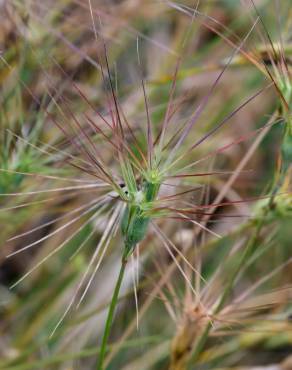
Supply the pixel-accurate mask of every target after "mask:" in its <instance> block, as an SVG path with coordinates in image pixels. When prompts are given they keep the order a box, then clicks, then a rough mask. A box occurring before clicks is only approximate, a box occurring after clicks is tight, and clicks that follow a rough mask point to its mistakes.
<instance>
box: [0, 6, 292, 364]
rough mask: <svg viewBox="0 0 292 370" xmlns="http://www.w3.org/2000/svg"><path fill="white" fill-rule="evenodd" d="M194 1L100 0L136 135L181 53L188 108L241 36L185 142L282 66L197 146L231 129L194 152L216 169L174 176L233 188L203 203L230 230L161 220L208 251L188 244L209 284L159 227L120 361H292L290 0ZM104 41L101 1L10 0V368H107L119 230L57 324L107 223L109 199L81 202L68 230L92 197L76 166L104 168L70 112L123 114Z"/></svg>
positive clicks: (3, 230) (162, 95) (4, 194)
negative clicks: (83, 150)
mask: <svg viewBox="0 0 292 370" xmlns="http://www.w3.org/2000/svg"><path fill="white" fill-rule="evenodd" d="M196 3H197V2H195V1H191V0H190V1H181V2H179V3H171V2H167V1H155V0H153V1H151V0H150V1H148V0H147V1H145V0H123V1H114V0H108V1H106V0H105V1H102V0H92V9H93V13H94V17H95V21H96V25H97V28H98V30H99V32H100V34H102V37H103V39H104V40H105V43H106V49H107V53H108V57H109V62H110V70H111V74H112V79H113V81H114V85H115V88H116V91H117V95H118V98H119V104H120V105H121V107H122V110H123V114H124V115H125V117H127V120H128V121H129V122H131V127H132V129H133V131H134V132H136V133H137V135H140V133H141V131H142V129H143V128H144V127H145V125H146V119H147V117H146V110H145V106H144V100H143V91H142V89H141V81H140V74H141V72H142V73H143V75H144V76H145V80H146V88H147V94H148V97H149V106H150V114H151V119H152V123H153V127H154V131H155V132H158V131H159V127H161V124H162V122H163V117H164V115H165V112H166V109H167V102H168V101H169V98H170V91H171V84H172V80H173V78H172V76H173V71H174V69H175V66H176V61H177V58H178V57H179V58H181V64H180V68H179V70H178V74H177V87H176V92H175V101H176V102H177V103H178V106H179V108H180V110H179V112H178V113H177V115H176V116H175V118H176V120H177V121H176V122H177V123H179V122H182V121H184V120H185V119H186V118H188V117H190V116H191V114H192V112H193V111H194V110H195V108H196V106H197V105H198V103H199V102H200V99H202V97H204V96H206V94H207V93H208V89H209V88H210V86H211V84H212V83H214V81H215V79H216V78H217V76H218V73H219V72H220V71H221V70H222V68H224V66H225V65H226V64H227V63H229V61H230V60H229V57H230V55H232V54H233V53H234V57H233V59H232V60H231V62H230V65H229V66H228V68H227V69H226V71H225V72H224V76H223V77H222V79H220V81H219V83H218V86H217V87H216V89H215V90H214V91H213V92H212V96H211V99H210V101H209V103H208V105H207V106H206V108H205V109H204V112H203V114H202V116H201V117H200V119H199V120H198V122H197V123H196V125H195V127H194V128H193V129H192V131H191V133H190V134H189V135H188V137H187V140H186V142H185V143H184V145H185V146H186V147H187V146H190V145H192V144H193V143H195V142H196V141H197V140H199V139H200V138H201V137H203V135H205V134H206V133H208V132H209V131H210V130H211V129H212V128H214V127H215V126H216V124H218V123H219V122H220V121H221V120H222V119H224V118H225V117H226V116H227V115H229V114H230V113H231V112H234V113H235V110H236V109H237V108H238V107H240V106H241V105H242V104H243V103H244V102H245V101H247V100H248V99H249V98H250V97H252V96H253V94H255V93H256V92H257V91H259V90H260V89H261V88H263V87H265V86H267V85H269V84H270V85H271V82H272V86H270V88H267V89H265V90H264V91H263V92H262V93H261V94H259V96H257V97H256V98H255V99H251V100H250V101H249V102H248V104H246V105H245V106H244V107H243V108H242V109H240V110H239V111H238V112H237V113H236V114H234V115H232V116H231V117H230V119H229V120H228V122H227V123H226V124H225V125H224V126H222V127H221V128H220V129H219V130H218V131H216V133H215V134H214V135H210V136H209V137H208V139H207V140H206V141H204V143H203V144H202V145H199V146H198V147H197V148H196V150H195V151H193V153H192V154H190V155H192V157H191V158H192V161H195V160H199V159H201V158H205V157H206V156H208V155H209V154H210V153H214V151H216V150H218V149H219V148H222V147H224V146H225V145H229V144H230V143H233V144H232V145H230V147H229V148H228V150H224V151H222V152H218V153H217V154H216V155H210V157H209V158H207V160H204V161H203V162H202V163H199V164H198V166H197V167H196V171H197V172H198V173H200V172H201V173H203V172H212V171H214V173H215V172H216V174H214V175H212V176H202V177H190V178H185V179H184V180H183V181H182V182H181V183H180V185H179V186H177V189H178V190H177V191H176V192H178V191H183V190H185V189H186V187H197V190H196V191H195V190H194V192H193V193H189V194H188V198H187V201H189V202H190V201H192V202H195V203H196V204H201V205H204V204H212V203H214V204H220V203H221V205H220V207H215V206H214V207H213V208H210V209H209V211H210V213H211V214H210V215H209V216H208V217H207V219H205V218H204V217H205V216H201V217H200V216H194V221H196V222H205V224H206V225H207V226H208V228H209V229H210V230H211V231H212V232H213V233H216V234H219V235H221V238H217V237H214V235H213V234H211V233H208V232H206V231H204V230H203V231H202V229H201V228H199V227H198V225H197V224H195V223H193V222H187V221H186V222H178V220H174V219H168V218H166V219H162V220H158V221H157V222H160V226H161V228H162V229H163V230H164V232H165V233H166V234H167V235H168V237H169V239H170V240H172V241H173V243H175V244H176V246H177V248H178V249H179V250H180V251H181V252H182V253H183V254H184V256H185V257H186V258H187V259H188V261H189V262H190V263H191V264H192V265H193V266H195V267H196V268H197V269H201V271H202V276H203V279H202V280H200V279H198V278H196V274H195V273H194V272H193V271H192V270H191V269H190V267H189V266H188V265H187V264H186V263H185V262H184V261H180V262H182V263H181V266H182V268H183V271H184V272H185V274H186V275H187V276H188V277H189V279H190V280H191V281H192V282H193V284H194V286H195V288H196V289H197V291H199V292H200V299H199V300H198V298H197V297H194V295H193V294H192V291H191V290H190V288H189V285H188V284H187V283H186V279H185V278H184V276H182V274H181V272H180V271H179V269H178V268H177V267H176V264H175V263H174V262H173V259H172V258H171V257H170V256H169V254H168V253H167V251H166V250H165V249H164V248H163V247H162V246H161V244H162V242H161V240H159V239H158V238H157V236H155V235H154V234H153V233H151V232H150V233H149V235H148V237H147V238H146V240H145V241H144V242H143V243H142V244H141V246H140V259H139V262H138V263H139V268H138V269H136V270H135V269H134V267H133V266H132V268H131V269H132V270H135V273H136V274H137V275H139V281H138V284H137V296H138V305H139V327H138V329H137V328H136V316H137V315H136V307H135V299H134V289H133V283H132V277H131V273H132V271H131V269H129V271H128V274H127V276H126V279H125V281H124V284H123V287H122V294H121V297H120V305H119V308H118V311H117V314H116V316H115V321H114V328H113V331H112V335H111V347H110V349H109V352H108V356H107V369H110V370H113V369H123V370H138V369H139V370H143V369H145V370H146V369H147V370H150V369H153V370H154V369H172V370H179V369H181V370H183V369H186V368H187V366H189V368H190V369H261V368H263V369H264V368H266V369H273V370H276V369H279V370H280V369H283V370H284V369H285V370H288V369H292V357H291V356H292V355H291V353H292V332H291V329H292V323H291V322H292V321H291V317H292V308H291V297H292V291H291V278H292V269H291V240H292V231H291V222H292V198H291V184H290V183H291V166H290V163H291V158H292V155H291V152H290V154H289V153H288V151H289V150H291V149H289V150H288V151H287V150H286V152H285V153H286V154H285V153H284V152H283V143H284V138H286V139H285V140H286V142H287V140H288V139H287V137H288V136H287V135H288V134H287V135H286V136H285V135H284V131H285V130H286V128H285V127H286V126H285V125H288V123H289V120H291V111H289V109H288V108H289V105H290V108H291V102H292V97H291V95H292V94H291V90H292V85H289V81H290V82H291V79H290V80H289V78H288V79H286V80H285V78H283V79H282V77H281V76H282V75H283V73H282V67H281V65H282V66H283V65H284V64H285V65H286V67H285V68H286V69H287V70H288V71H290V72H291V62H292V28H291V27H292V13H291V12H292V9H291V3H290V1H289V0H279V1H277V0H275V1H274V0H258V1H255V2H254V4H255V5H256V8H255V6H254V4H253V2H252V1H247V0H246V1H237V0H206V1H205V0H203V1H201V2H200V3H199V6H198V11H197V12H196V13H194V12H193V9H194V8H195V5H196ZM257 11H258V14H257ZM257 17H259V19H258V20H257ZM255 21H257V23H256V24H255V26H254V28H253V29H252V27H253V25H254V23H255ZM250 31H251V33H250V35H249V37H248V38H247V39H246V41H245V42H244V43H243V40H244V39H245V37H246V35H247V34H248V32H250ZM268 35H269V37H268ZM137 40H138V44H139V55H140V59H141V65H142V67H141V68H142V71H140V69H139V63H138V57H137ZM184 43H185V47H184V48H182V47H181V46H182V44H184ZM239 46H240V48H239ZM273 48H274V50H273ZM239 49H240V50H239ZM103 53H104V50H103V43H102V42H101V41H100V40H98V41H96V40H95V37H94V32H93V28H92V21H91V16H90V7H89V3H88V2H87V1H85V0H58V1H55V0H44V1H38V0H25V1H18V0H10V1H5V0H4V1H3V0H2V1H0V89H1V90H0V99H1V103H0V104H1V110H0V129H1V133H0V193H1V196H0V206H1V209H0V224H1V227H0V245H1V248H0V333H1V335H0V369H11V370H12V369H14V370H24V369H66V370H69V369H74V370H75V369H89V370H90V369H94V368H95V361H96V356H97V354H98V349H99V348H98V345H99V341H100V337H101V333H102V329H103V325H104V321H105V315H106V308H107V305H108V303H109V301H110V299H111V292H112V290H113V287H114V284H115V279H116V274H117V271H118V266H119V263H120V254H121V247H120V245H121V243H120V236H119V232H117V236H116V238H114V239H113V241H112V242H111V244H110V248H109V250H108V252H107V256H106V258H105V260H104V262H103V263H102V266H101V268H100V270H99V271H98V273H97V274H96V276H95V277H94V279H93V281H92V284H91V285H90V289H89V292H88V294H87V295H86V297H85V299H84V301H83V302H82V304H81V305H80V306H79V307H78V309H75V307H74V308H73V309H72V310H70V311H69V312H68V314H67V315H66V317H65V318H64V320H63V322H62V323H61V325H60V326H59V327H58V328H57V330H56V331H55V332H54V334H53V335H52V336H51V334H52V331H53V329H54V328H55V326H56V324H57V323H58V321H59V320H60V318H61V317H62V315H63V313H64V312H65V310H66V307H68V304H69V302H70V300H71V298H72V296H73V294H74V291H75V290H76V287H77V286H78V283H79V281H80V279H81V278H82V275H83V273H84V271H85V270H86V268H87V266H88V263H89V261H90V258H91V256H92V254H93V253H94V250H95V248H96V245H97V243H98V240H99V239H100V237H101V235H102V233H103V231H104V228H105V226H106V219H105V218H104V219H103V218H102V216H101V219H98V220H95V219H94V220H92V222H88V223H87V225H86V226H85V227H83V228H82V229H81V230H80V232H77V233H76V230H78V227H81V225H82V223H83V221H82V222H81V220H76V222H75V223H72V224H69V225H68V227H66V228H64V229H62V230H61V232H59V231H58V230H59V229H60V228H62V225H64V223H65V222H69V221H70V217H71V216H72V217H74V209H78V207H79V208H80V207H82V206H83V205H84V204H86V202H88V201H90V199H91V197H92V191H90V189H89V190H88V189H86V188H83V183H79V182H78V181H79V180H81V179H85V180H87V179H88V176H86V175H84V174H83V173H82V172H81V174H80V170H79V169H78V166H77V164H76V166H75V167H74V166H71V165H70V163H69V161H68V158H69V159H70V156H73V155H75V154H76V153H75V152H74V148H72V145H71V143H70V140H71V139H70V140H69V139H68V137H66V136H65V135H64V132H63V131H62V128H64V127H67V126H68V125H69V122H70V121H74V120H75V119H78V121H79V122H81V124H82V125H84V127H85V126H86V117H91V118H92V119H96V114H95V110H96V111H101V112H103V114H104V115H106V116H107V117H110V112H109V111H108V110H107V94H106V91H107V86H105V83H104V81H103V80H102V78H101V73H100V63H101V64H103V65H105V60H104V58H101V60H100V59H99V58H98V56H100V55H103ZM284 58H285V63H284V61H283V60H284ZM267 71H268V72H267ZM275 71H278V72H277V73H276V72H275ZM287 75H288V77H289V73H287ZM285 76H286V75H285ZM283 81H286V84H285V83H283ZM287 81H288V82H287ZM274 85H275V86H276V87H275V86H274ZM283 85H284V86H283ZM289 89H291V90H289ZM289 91H290V92H289ZM283 95H284V98H285V99H284V100H283ZM287 106H288V107H287ZM287 122H288V123H287ZM290 127H292V125H291V126H290ZM291 130H292V129H291ZM285 132H286V131H285ZM287 132H288V131H287ZM129 135H130V134H129ZM291 135H292V134H291ZM93 139H94V141H95V143H96V146H97V148H101V149H102V150H104V152H103V154H104V158H106V161H107V163H108V165H109V166H111V163H112V162H113V153H112V151H111V150H109V149H103V140H104V138H103V137H100V136H98V135H96V137H94V138H93ZM289 140H290V139H289ZM141 143H142V144H141V145H142V146H143V145H145V143H143V137H141ZM288 144H289V143H288ZM288 144H287V145H288ZM290 144H292V140H291V141H290ZM288 146H289V145H288ZM291 146H292V145H290V146H289V148H291ZM283 153H284V154H283ZM287 153H288V154H287ZM80 163H81V162H80ZM80 163H79V164H80ZM281 163H282V165H281ZM283 163H284V165H283ZM283 169H284V170H285V173H284V172H283V171H284V170H283ZM281 171H282V172H281ZM68 179H69V180H68ZM92 180H93V178H91V179H90V180H88V181H89V183H90V181H92ZM80 184H81V185H80ZM79 185H80V186H79ZM70 186H72V189H68V187H70ZM64 187H66V188H67V191H62V190H58V189H61V188H64ZM47 189H51V190H50V192H46V190H47ZM275 189H276V190H275ZM39 191H41V192H39ZM42 191H43V192H42ZM272 191H274V194H277V195H278V196H277V197H275V199H274V201H273V202H271V198H265V196H266V195H270V194H271V192H272ZM279 193H281V194H280V195H279ZM259 197H262V199H259ZM72 217H71V218H72ZM195 217H197V218H195ZM29 231H33V232H29ZM74 233H75V234H74ZM20 234H24V235H23V236H22V237H21V238H19V237H17V238H13V237H15V236H19V235H20ZM11 238H12V239H11ZM9 239H10V240H9ZM7 240H8V241H7ZM37 240H39V242H38V243H37V244H36V245H34V246H33V247H32V248H28V249H27V250H24V251H23V252H22V253H19V254H15V255H13V256H11V258H7V256H8V255H9V254H11V253H13V252H14V251H17V250H19V249H21V248H23V247H24V246H27V245H30V244H32V243H34V242H35V241H37ZM62 243H64V246H65V247H64V248H61V249H60V251H59V252H58V253H56V254H53V253H52V252H53V251H54V250H55V249H56V248H58V247H59V246H60V245H61V244H62ZM245 246H249V247H248V248H249V252H248V253H247V255H246V256H245V257H244V250H245V249H244V248H245ZM80 247H81V248H82V249H80V251H79V248H80ZM75 252H78V253H75ZM181 252H180V253H181ZM74 253H75V254H74ZM50 254H52V256H51V257H50V258H48V259H47V260H46V261H45V263H43V264H41V265H40V266H39V267H38V264H39V263H40V261H42V260H43V258H45V257H46V256H48V255H50ZM174 254H175V256H176V257H177V258H178V260H179V258H180V254H179V253H178V252H174ZM237 266H240V268H239V269H237ZM35 267H38V268H35ZM34 268H35V270H34V271H33V272H32V273H31V274H29V275H27V276H26V277H25V278H24V279H23V280H22V281H21V282H20V283H19V284H17V285H16V286H15V287H13V288H12V289H11V288H10V287H11V286H12V285H13V284H14V283H15V282H16V281H18V279H21V278H22V277H23V276H25V274H26V273H27V272H28V271H30V270H31V269H34ZM137 270H138V271H137ZM230 282H231V283H232V284H230ZM224 292H227V293H228V294H227V293H226V297H224V299H223V300H222V305H221V306H220V308H219V309H218V310H217V311H216V310H215V309H214V307H216V305H217V304H218V302H220V299H222V296H224ZM204 336H205V337H204ZM202 338H205V340H203V341H202ZM269 366H273V367H269Z"/></svg>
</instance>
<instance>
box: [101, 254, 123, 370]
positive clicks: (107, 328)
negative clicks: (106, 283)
mask: <svg viewBox="0 0 292 370" xmlns="http://www.w3.org/2000/svg"><path fill="white" fill-rule="evenodd" d="M126 265H127V260H125V259H123V260H122V263H121V267H120V272H119V276H118V279H117V282H116V286H115V290H114V293H113V296H112V299H111V303H110V307H109V311H108V314H107V319H106V324H105V329H104V333H103V337H102V342H101V347H100V354H99V358H98V363H97V370H104V368H103V362H104V357H105V354H106V350H107V342H108V338H109V335H110V330H111V327H112V323H113V318H114V313H115V308H116V306H117V303H118V297H119V292H120V288H121V285H122V281H123V277H124V273H125V269H126Z"/></svg>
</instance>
